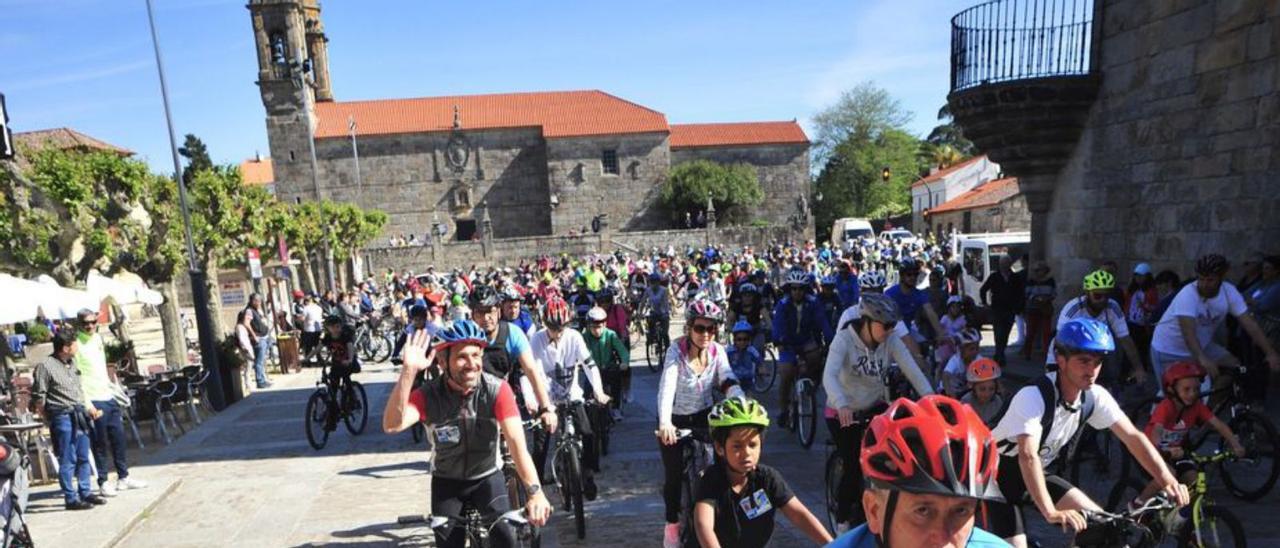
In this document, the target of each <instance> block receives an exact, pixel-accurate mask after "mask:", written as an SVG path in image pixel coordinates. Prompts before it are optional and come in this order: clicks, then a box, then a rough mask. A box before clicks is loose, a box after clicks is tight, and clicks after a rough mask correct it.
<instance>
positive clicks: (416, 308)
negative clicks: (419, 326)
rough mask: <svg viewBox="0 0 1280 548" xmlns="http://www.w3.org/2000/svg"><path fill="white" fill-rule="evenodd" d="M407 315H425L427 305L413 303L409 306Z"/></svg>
mask: <svg viewBox="0 0 1280 548" xmlns="http://www.w3.org/2000/svg"><path fill="white" fill-rule="evenodd" d="M409 317H410V318H425V317H427V307H426V306H424V305H420V304H415V305H413V307H411V308H409Z"/></svg>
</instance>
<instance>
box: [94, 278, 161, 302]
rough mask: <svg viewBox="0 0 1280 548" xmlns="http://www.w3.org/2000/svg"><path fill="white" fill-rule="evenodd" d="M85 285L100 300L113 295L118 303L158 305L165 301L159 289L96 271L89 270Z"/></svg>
mask: <svg viewBox="0 0 1280 548" xmlns="http://www.w3.org/2000/svg"><path fill="white" fill-rule="evenodd" d="M85 286H86V287H88V289H89V293H91V294H93V295H94V296H95V297H96V298H98V299H99V300H101V299H105V298H107V297H111V298H113V299H115V301H116V303H117V304H122V305H124V304H134V303H143V304H150V305H157V306H158V305H160V303H163V302H164V296H163V295H161V294H160V292H159V291H154V290H152V289H148V288H147V287H146V286H144V285H142V284H140V283H129V282H126V281H123V280H117V279H115V278H108V277H106V276H103V275H102V274H99V273H97V272H96V271H94V272H89V279H88V280H85Z"/></svg>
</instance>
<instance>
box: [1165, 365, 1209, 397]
mask: <svg viewBox="0 0 1280 548" xmlns="http://www.w3.org/2000/svg"><path fill="white" fill-rule="evenodd" d="M1205 375H1206V373H1205V372H1204V368H1203V367H1200V364H1198V363H1196V362H1177V363H1174V364H1173V365H1170V366H1169V368H1168V369H1165V370H1164V375H1163V376H1161V378H1160V383H1161V384H1162V385H1164V393H1165V395H1166V396H1169V395H1172V393H1173V385H1174V384H1175V383H1177V382H1178V381H1179V380H1181V379H1188V378H1197V379H1203V378H1204V376H1205Z"/></svg>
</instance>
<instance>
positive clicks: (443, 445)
mask: <svg viewBox="0 0 1280 548" xmlns="http://www.w3.org/2000/svg"><path fill="white" fill-rule="evenodd" d="M409 405H412V406H413V407H414V408H415V409H417V410H418V414H419V415H420V416H421V417H422V422H423V423H424V424H425V425H426V426H427V428H428V431H429V432H430V433H431V436H432V438H433V439H434V440H435V457H434V460H435V462H434V471H433V472H432V474H433V477H436V478H450V479H459V480H470V479H479V478H483V477H485V476H487V475H489V474H492V473H494V472H496V471H498V469H499V466H500V465H501V463H502V459H501V455H500V454H499V452H498V437H499V436H500V435H501V434H500V430H499V428H498V423H499V422H501V421H504V420H507V419H509V418H513V417H514V418H519V417H520V412H519V410H517V409H516V400H515V396H514V395H513V394H512V392H511V387H510V386H509V385H507V383H505V382H502V380H501V379H498V378H497V377H494V376H493V375H489V374H484V375H482V376H481V380H480V383H479V384H478V385H477V386H476V388H475V389H473V390H472V391H471V392H470V393H468V394H465V395H464V394H458V393H457V392H455V391H454V390H453V389H451V388H449V386H448V383H447V382H446V380H445V376H444V375H441V376H440V377H437V378H435V379H433V380H429V381H427V382H426V383H425V384H423V385H422V387H421V388H419V389H417V390H414V391H413V393H412V394H410V395H409Z"/></svg>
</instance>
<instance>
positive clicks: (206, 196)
mask: <svg viewBox="0 0 1280 548" xmlns="http://www.w3.org/2000/svg"><path fill="white" fill-rule="evenodd" d="M188 191H189V197H190V200H191V230H192V235H193V236H194V239H195V242H196V254H197V256H198V257H199V259H200V260H201V261H202V262H203V264H204V268H205V271H206V272H208V274H209V276H208V290H209V300H210V306H211V307H212V308H213V311H214V314H213V316H214V324H215V326H214V327H215V332H216V333H219V334H225V333H226V331H225V330H224V326H223V325H222V319H221V314H222V295H221V292H220V291H219V289H218V270H219V268H220V267H222V266H228V267H243V266H244V264H245V261H246V258H245V253H246V251H247V250H248V249H249V248H250V247H258V246H260V245H261V244H262V242H264V241H266V239H267V237H268V226H267V219H268V215H267V212H268V209H269V208H270V207H271V204H272V203H273V202H274V201H275V199H274V198H272V197H271V195H270V194H268V193H267V192H266V190H265V189H263V188H261V187H256V186H245V185H244V184H243V182H242V181H241V179H240V171H239V169H236V168H235V167H231V166H214V167H212V168H209V169H202V170H199V171H193V172H192V175H191V185H190V187H189V188H188Z"/></svg>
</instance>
